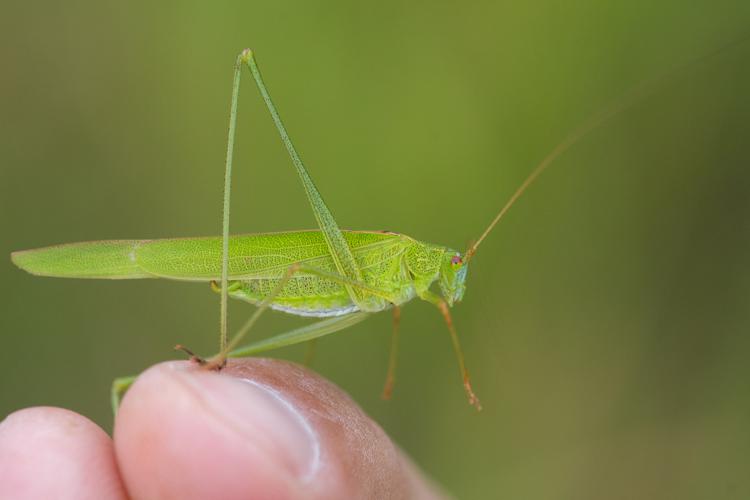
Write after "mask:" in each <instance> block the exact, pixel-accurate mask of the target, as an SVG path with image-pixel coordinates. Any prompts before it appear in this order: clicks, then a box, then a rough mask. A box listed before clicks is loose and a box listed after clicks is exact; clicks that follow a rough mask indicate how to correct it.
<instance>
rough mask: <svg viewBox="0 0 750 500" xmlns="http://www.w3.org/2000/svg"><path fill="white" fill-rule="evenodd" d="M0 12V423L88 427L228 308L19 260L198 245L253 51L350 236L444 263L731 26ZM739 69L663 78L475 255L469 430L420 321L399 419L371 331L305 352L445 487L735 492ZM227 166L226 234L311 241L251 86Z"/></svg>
mask: <svg viewBox="0 0 750 500" xmlns="http://www.w3.org/2000/svg"><path fill="white" fill-rule="evenodd" d="M3 18H4V19H3V23H2V24H3V29H2V30H0V41H2V43H1V44H0V58H1V60H2V62H3V65H2V69H1V70H0V75H1V76H0V115H1V116H2V120H1V121H0V152H1V153H2V156H1V159H0V208H1V212H0V229H1V231H0V254H2V255H4V256H5V257H4V262H5V263H4V264H2V265H1V266H0V280H1V281H2V284H3V286H2V287H1V288H0V332H1V333H0V335H2V347H1V348H0V394H1V395H2V396H1V398H0V413H2V415H5V414H7V413H8V412H11V411H13V410H15V409H18V408H21V407H25V406H28V405H42V404H45V405H59V406H64V407H67V408H71V409H74V410H76V411H79V412H81V413H83V414H85V415H87V416H89V417H91V418H92V419H94V420H95V421H97V422H99V423H100V424H101V425H102V426H104V427H105V428H107V429H109V428H110V427H111V415H110V409H109V401H108V390H109V384H110V381H111V380H112V378H114V377H116V376H119V375H126V374H132V373H137V372H138V371H140V370H142V369H144V368H145V367H147V366H148V365H150V364H152V363H156V362H158V361H160V360H164V359H168V358H174V357H176V355H175V354H174V353H173V352H171V346H172V345H174V344H175V343H177V342H182V343H185V344H188V345H190V346H192V347H194V348H196V349H197V350H198V351H200V352H203V353H211V352H213V351H214V350H215V343H216V329H217V319H218V297H217V296H216V295H215V294H213V293H211V292H210V290H209V289H208V287H206V286H200V285H194V284H192V285H191V284H184V283H173V282H162V281H150V280H147V281H131V282H106V281H73V280H55V279H40V278H34V277H31V276H29V275H26V274H24V273H22V272H21V271H19V270H17V269H15V268H14V267H13V266H12V265H11V264H10V262H9V260H8V254H9V253H10V252H11V251H12V250H18V249H25V248H31V247H37V246H44V245H49V244H54V243H61V242H69V241H78V240H89V239H106V238H157V237H171V236H198V235H211V234H218V233H219V232H220V206H221V186H222V175H223V173H222V168H223V160H224V148H225V141H226V126H227V115H228V106H229V94H230V83H231V67H232V63H233V61H234V58H235V56H236V54H237V53H238V52H239V51H240V50H241V49H242V48H244V47H246V46H250V47H252V48H254V49H255V51H256V53H257V54H258V58H259V62H260V65H261V68H262V69H263V71H264V75H265V77H266V81H267V84H268V85H269V87H270V90H271V92H272V94H273V96H274V98H275V100H276V102H277V104H278V106H279V108H280V111H281V114H282V116H283V117H284V119H285V121H286V124H287V126H288V128H289V131H290V133H291V135H292V137H293V138H294V140H295V142H296V144H297V147H298V148H299V150H300V151H301V154H302V156H303V158H304V159H305V161H306V163H307V164H308V167H309V168H310V171H311V173H312V175H313V177H314V178H315V179H316V181H317V183H318V186H319V187H320V188H321V190H322V192H323V194H324V196H325V198H326V200H327V201H328V203H329V205H330V207H331V208H332V210H333V212H334V214H335V215H336V217H337V220H338V221H339V223H340V224H341V225H342V226H343V227H346V228H357V229H390V230H394V231H399V232H404V233H406V234H409V235H412V236H414V237H416V238H419V239H422V240H426V241H430V242H435V243H442V244H445V245H448V246H451V247H454V248H460V249H463V248H465V245H466V244H467V242H468V241H469V240H471V239H472V238H476V237H477V236H478V235H479V234H480V232H481V231H482V230H483V229H484V227H485V226H486V224H487V223H488V222H489V220H490V219H491V218H492V216H493V215H494V214H495V213H496V211H497V210H498V209H499V207H500V206H501V205H502V203H503V202H504V201H505V200H506V199H507V198H508V197H509V195H510V194H511V193H512V191H513V190H514V189H515V188H516V187H517V186H518V185H519V184H520V183H521V182H522V180H523V179H524V177H525V176H526V175H527V174H528V173H529V172H530V170H531V169H532V168H533V166H534V165H535V164H536V163H537V162H538V161H539V160H541V158H542V157H543V156H544V155H545V154H546V153H547V152H548V151H549V150H550V149H552V148H553V147H554V146H555V144H556V143H557V142H559V141H560V140H561V139H562V138H563V137H565V135H566V134H568V133H569V132H570V131H571V130H573V129H574V128H575V127H576V126H577V125H578V124H580V123H581V122H583V121H584V120H585V119H586V117H587V116H589V115H590V114H591V113H594V112H596V111H598V110H601V109H602V108H603V107H604V106H605V105H606V103H608V102H610V101H612V100H613V99H614V98H616V97H617V96H619V95H621V94H622V93H623V92H625V91H626V90H627V89H628V88H631V87H632V86H634V85H636V84H637V83H639V82H642V81H644V80H647V79H649V78H650V77H653V76H654V75H657V74H660V73H663V72H665V71H667V70H668V69H669V68H670V67H674V66H679V65H681V64H683V63H684V62H686V61H690V60H693V59H695V58H698V57H700V56H701V55H703V54H706V53H709V52H711V51H712V50H714V49H715V48H717V47H720V46H723V45H726V44H727V43H729V42H731V41H732V40H737V39H741V38H742V37H743V36H745V35H746V34H747V32H748V29H749V28H750V4H748V2H746V1H744V0H736V1H711V2H708V1H699V2H692V3H689V4H688V3H685V2H679V1H670V2H657V3H654V2H646V1H643V0H641V1H636V2H608V3H606V4H605V3H604V2H598V1H587V2H573V3H571V2H559V1H543V2H533V3H532V2H486V3H484V2H475V3H470V4H461V3H457V2H409V3H401V2H390V1H384V2H376V3H367V4H365V3H353V2H345V1H339V2H323V3H317V2H252V1H251V2H247V1H246V2H226V3H218V2H112V1H96V2H94V1H71V2H46V3H44V2H39V3H34V2H20V1H18V0H13V1H11V2H5V3H4V4H3ZM749 63H750V43H748V42H745V43H742V44H739V45H736V46H734V47H733V48H730V49H727V50H725V51H723V52H721V53H719V54H718V55H716V56H714V57H713V58H711V59H709V60H707V61H704V62H702V63H701V64H699V65H697V66H693V67H692V68H690V69H688V70H686V71H682V72H678V73H676V74H675V75H674V77H673V78H671V79H670V80H668V81H667V82H666V83H664V84H662V85H659V86H658V88H657V89H656V91H655V92H654V93H652V94H650V95H649V96H647V97H645V98H644V99H642V100H641V101H639V102H638V103H637V104H636V105H634V106H633V107H632V108H630V109H629V110H627V111H626V112H623V113H621V114H620V115H619V116H618V117H617V118H616V119H615V120H613V121H611V122H609V123H608V124H606V125H605V126H602V127H599V128H598V129H596V130H595V131H594V132H593V133H592V134H590V135H589V136H588V137H586V138H585V139H584V140H583V141H581V142H580V143H579V144H578V145H577V146H576V147H575V148H574V149H572V150H571V151H570V152H569V153H567V154H566V155H564V156H563V157H562V158H560V160H559V161H558V162H557V163H556V164H555V165H554V166H553V168H551V169H550V170H549V171H548V172H547V173H546V174H545V175H544V176H543V177H542V178H540V180H539V182H538V183H537V184H536V185H535V186H534V187H533V189H532V190H530V191H529V192H528V194H527V195H526V196H524V198H522V199H521V201H520V202H519V203H518V204H517V205H516V206H515V207H514V208H513V210H512V211H511V212H510V213H509V214H508V216H507V218H506V219H505V220H504V221H503V223H502V224H501V225H500V226H499V227H498V228H497V230H496V231H495V233H494V234H493V235H492V236H491V237H490V238H489V239H488V240H487V242H486V243H485V244H484V246H483V247H482V248H481V250H480V251H479V253H478V254H477V258H476V259H475V260H474V261H473V262H472V264H471V268H470V271H469V279H468V291H467V294H466V297H465V300H464V302H463V303H461V304H460V305H459V306H458V307H456V308H454V314H455V321H456V324H457V326H458V329H459V333H460V335H461V336H462V338H463V343H464V347H465V350H466V356H467V360H468V365H469V368H470V369H471V371H472V375H473V378H474V383H475V388H476V390H477V392H478V394H479V395H480V397H481V398H482V402H483V404H484V407H485V410H484V411H483V412H481V413H480V414H475V412H474V411H473V409H472V408H471V407H469V405H467V404H466V400H465V397H464V393H463V391H462V388H461V385H460V380H459V377H458V372H457V367H456V363H455V360H454V357H453V353H452V350H451V347H450V342H449V338H448V334H447V332H446V330H445V328H444V326H443V324H442V320H441V318H440V316H439V314H437V313H436V311H435V310H434V308H432V307H430V306H429V305H427V304H425V303H417V302H415V303H412V304H410V305H409V306H408V307H407V308H406V309H405V310H404V311H403V321H402V326H403V334H402V351H401V358H400V360H401V365H400V378H399V381H398V385H397V387H396V392H395V395H394V399H393V400H392V401H390V402H387V403H386V402H382V401H381V400H380V399H379V394H380V389H381V386H382V382H383V379H384V375H385V368H386V362H387V349H388V344H389V335H390V317H389V315H387V314H384V315H380V316H377V317H375V318H373V319H372V320H370V321H368V322H366V323H364V324H362V325H359V326H357V327H355V328H353V329H351V330H349V331H345V332H342V333H339V334H337V335H334V336H331V337H327V338H325V339H324V340H322V341H321V342H320V344H319V346H318V357H317V360H316V369H317V370H318V371H320V372H321V373H322V374H324V375H325V376H327V377H329V378H330V379H332V380H333V381H335V382H336V383H338V384H339V385H340V386H341V387H343V388H344V389H345V390H347V391H348V392H349V393H350V394H352V396H353V397H354V398H355V399H356V400H357V401H358V402H359V403H360V404H361V405H362V406H363V407H364V409H365V410H366V411H367V412H369V413H370V414H371V415H373V417H374V418H375V419H376V420H377V421H378V422H379V423H381V425H382V426H383V427H384V428H385V429H386V431H387V432H388V433H389V434H390V435H392V436H393V438H394V439H395V441H397V442H398V443H399V444H400V445H401V446H402V447H403V448H404V449H405V450H407V451H408V453H409V454H411V455H412V456H413V457H414V458H415V460H416V461H417V462H418V463H419V464H420V465H421V466H422V467H423V468H424V469H425V470H426V471H427V472H428V473H429V474H431V475H432V476H433V477H434V478H435V479H436V480H437V481H438V482H440V483H441V484H443V485H444V486H445V488H446V489H447V490H449V491H451V492H453V493H454V494H455V495H456V496H458V497H459V498H520V499H551V498H554V499H602V498H607V499H620V498H622V499H632V498H659V499H663V498H680V499H693V498H695V499H704V498H732V499H734V498H737V499H739V498H749V497H750V478H748V475H747V470H748V462H749V461H750V460H749V459H750V365H749V364H748V359H750V335H748V333H750V307H749V306H750V300H749V299H750V266H748V264H749V262H750V259H748V256H749V255H750V223H749V222H748V220H749V218H750V172H748V160H747V158H748V153H749V151H748V142H749V139H750V134H749V132H750V127H749V126H748V122H749V120H750V92H749V90H748V89H750V69H749V68H750V66H749ZM236 159H237V163H236V166H237V167H236V177H235V191H234V199H233V219H232V228H233V232H255V231H276V230H285V229H298V228H310V227H313V226H314V219H313V216H312V214H311V213H310V210H309V208H308V207H307V202H306V200H305V196H304V193H303V191H302V189H301V186H300V185H299V184H298V181H297V179H296V177H295V174H294V172H293V169H292V168H291V166H290V162H289V161H288V159H287V157H286V154H285V151H284V150H283V147H282V145H281V143H280V141H279V140H278V138H277V136H276V132H275V130H274V128H273V125H272V123H271V120H270V118H269V117H268V116H267V113H266V112H265V110H264V109H263V107H262V103H261V101H260V99H259V97H258V96H257V93H256V91H255V89H254V88H253V86H252V84H250V80H249V79H246V80H245V86H244V87H243V92H242V97H241V102H240V117H239V141H238V149H237V153H236ZM251 311H252V308H251V307H249V306H247V305H246V304H242V303H236V304H232V308H231V313H232V318H234V324H235V325H237V324H238V323H239V321H240V319H241V318H244V317H247V316H248V315H249V314H250V313H251ZM302 323H304V320H302V319H299V318H294V317H289V316H285V315H283V314H280V313H274V314H269V315H267V316H266V317H264V318H263V320H262V324H261V325H260V327H259V329H258V330H256V335H267V334H271V333H275V332H279V331H282V330H283V329H288V328H290V327H293V326H296V325H299V324H302ZM303 353H304V349H303V348H300V347H299V346H298V348H289V349H286V350H283V351H279V352H278V353H274V355H276V356H279V357H284V358H289V359H293V360H298V361H299V360H301V359H302V357H303Z"/></svg>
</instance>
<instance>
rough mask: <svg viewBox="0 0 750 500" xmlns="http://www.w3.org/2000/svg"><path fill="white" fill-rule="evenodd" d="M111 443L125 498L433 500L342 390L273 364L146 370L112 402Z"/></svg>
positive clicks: (178, 364)
mask: <svg viewBox="0 0 750 500" xmlns="http://www.w3.org/2000/svg"><path fill="white" fill-rule="evenodd" d="M115 450H116V455H117V458H118V462H119V464H120V467H121V471H122V475H123V478H124V481H125V484H126V485H127V487H128V491H129V492H130V493H131V494H132V495H133V496H135V497H143V498H151V497H155V496H159V497H161V498H181V499H190V498H219V497H220V498H433V497H435V496H434V495H432V494H430V495H428V496H425V495H426V493H425V492H428V491H434V490H433V489H432V487H431V485H430V484H429V481H427V480H425V479H424V478H423V477H422V475H421V474H420V473H419V472H418V471H417V470H416V468H415V467H413V466H412V465H411V463H410V461H409V460H408V459H406V458H405V457H404V456H403V455H402V453H401V452H400V450H399V449H398V448H397V447H396V446H395V445H394V444H393V443H392V441H391V440H390V439H389V438H388V436H387V435H386V434H385V433H384V432H383V430H382V429H381V428H380V427H379V426H378V425H377V424H376V423H375V422H373V421H372V420H371V419H370V418H369V417H367V415H366V414H365V413H364V412H363V411H362V410H361V409H360V408H359V407H358V406H357V405H356V404H355V403H354V402H353V401H352V400H351V398H349V396H348V395H346V393H344V392H343V391H341V390H340V389H339V388H338V387H336V386H335V385H334V384H332V383H330V382H328V381H327V380H325V379H324V378H322V377H320V376H319V375H317V374H315V373H313V372H311V371H309V370H306V369H305V368H302V367H301V366H298V365H295V364H292V363H287V362H284V361H278V360H270V359H257V358H253V359H246V360H241V361H230V363H229V365H228V366H227V368H226V369H225V370H223V371H222V372H221V373H215V372H207V371H205V370H201V369H200V368H197V367H196V366H195V365H191V364H189V363H184V362H174V363H164V364H161V365H157V366H156V367H153V368H151V369H149V370H147V371H146V372H144V373H143V374H142V375H141V376H140V377H139V380H138V381H136V383H135V384H134V385H133V387H132V388H131V389H130V391H129V392H128V394H127V396H126V397H125V399H124V400H123V403H122V406H121V408H120V411H119V413H118V416H117V421H116V424H115Z"/></svg>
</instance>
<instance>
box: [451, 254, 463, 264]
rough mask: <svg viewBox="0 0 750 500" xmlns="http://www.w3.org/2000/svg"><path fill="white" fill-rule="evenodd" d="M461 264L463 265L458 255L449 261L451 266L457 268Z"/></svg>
mask: <svg viewBox="0 0 750 500" xmlns="http://www.w3.org/2000/svg"><path fill="white" fill-rule="evenodd" d="M461 263H463V259H462V258H461V256H460V255H454V256H453V258H452V259H451V264H453V265H454V266H457V265H459V264H461Z"/></svg>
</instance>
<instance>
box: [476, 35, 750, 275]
mask: <svg viewBox="0 0 750 500" xmlns="http://www.w3.org/2000/svg"><path fill="white" fill-rule="evenodd" d="M747 39H748V36H747V35H745V36H743V37H742V38H740V39H738V40H735V41H733V42H730V43H728V44H726V45H722V46H721V47H719V48H717V49H715V50H712V51H711V52H708V53H706V54H703V55H701V56H698V57H697V58H695V59H691V60H689V61H687V62H686V63H683V64H680V65H678V66H674V67H672V68H670V69H669V70H667V71H665V72H664V73H661V74H658V75H656V76H654V77H652V78H650V79H647V80H643V81H642V82H640V83H639V84H637V85H636V86H634V87H632V88H631V89H630V90H628V91H627V92H625V93H624V94H623V95H622V96H620V97H619V98H618V99H616V100H615V101H613V102H612V103H610V104H609V105H608V106H605V107H604V108H603V109H601V110H600V111H599V112H598V113H595V114H593V115H592V116H590V117H589V118H588V119H587V120H586V121H585V122H583V123H582V124H581V125H580V126H579V127H578V128H576V129H575V130H573V132H571V133H570V134H569V135H568V136H567V137H566V138H565V139H563V141H562V142H560V143H559V144H558V145H557V146H555V148H554V149H553V150H552V151H550V152H549V154H547V156H545V157H544V159H543V160H542V161H541V162H539V164H538V165H537V166H536V167H535V168H534V170H532V171H531V174H529V176H528V177H527V178H526V180H524V181H523V183H522V184H521V185H520V186H519V187H518V189H516V191H515V192H514V193H513V195H512V196H511V197H510V199H508V201H507V202H506V203H505V205H504V206H503V208H501V209H500V212H498V214H497V215H496V216H495V218H494V219H492V222H490V225H489V226H487V229H485V230H484V232H483V233H482V235H481V236H480V237H479V239H477V240H476V242H474V244H473V245H471V246H470V247H469V249H468V250H467V251H466V254H465V257H464V259H465V261H466V262H468V261H469V260H470V259H471V258H472V257H473V256H474V254H475V253H477V248H479V245H480V244H481V243H482V242H483V241H484V239H485V238H486V237H487V235H489V234H490V232H492V230H493V229H494V228H495V226H496V225H497V223H498V222H500V219H502V218H503V216H504V215H505V213H506V212H507V211H508V210H509V209H510V207H512V206H513V204H514V203H515V202H516V200H518V198H520V197H521V195H522V194H523V193H524V192H525V191H526V190H527V189H528V188H529V186H531V184H532V183H533V182H534V181H535V180H536V179H537V177H539V175H541V173H542V172H544V171H545V170H546V169H547V167H549V166H550V164H552V162H554V161H555V160H556V159H557V158H559V157H560V156H561V155H562V154H563V153H565V152H566V151H567V150H568V149H570V148H571V147H573V146H574V145H576V144H577V143H578V142H579V141H580V140H581V139H582V138H583V137H584V136H586V135H587V134H588V133H589V132H591V131H592V130H594V129H596V128H597V127H599V126H601V125H602V124H604V123H605V122H607V121H608V120H610V119H611V118H613V117H614V116H616V115H618V114H619V113H621V112H622V111H624V110H625V109H627V108H629V107H630V106H632V105H633V104H635V103H636V102H638V101H640V100H641V99H642V98H643V97H645V95H647V94H648V93H650V92H652V91H653V90H655V89H656V87H657V86H658V85H659V84H660V83H662V82H663V81H664V80H667V79H670V78H672V77H674V76H675V75H676V74H678V73H680V72H685V71H687V70H689V69H692V68H693V67H695V66H696V65H698V64H699V63H700V62H702V61H704V60H706V59H710V58H712V57H714V56H716V55H717V54H720V53H722V52H724V51H725V50H728V49H730V48H732V47H734V46H736V45H740V44H741V43H744V42H746V41H747Z"/></svg>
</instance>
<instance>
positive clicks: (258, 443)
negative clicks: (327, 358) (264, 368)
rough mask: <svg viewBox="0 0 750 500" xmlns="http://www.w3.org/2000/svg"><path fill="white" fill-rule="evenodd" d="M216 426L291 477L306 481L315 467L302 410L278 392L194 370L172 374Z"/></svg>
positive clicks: (316, 450)
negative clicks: (255, 449) (197, 400)
mask: <svg viewBox="0 0 750 500" xmlns="http://www.w3.org/2000/svg"><path fill="white" fill-rule="evenodd" d="M177 374H178V378H179V379H181V380H182V381H184V382H186V383H188V384H189V385H190V386H191V387H192V388H193V389H194V390H193V391H191V392H192V393H193V394H194V396H195V397H198V398H200V399H201V400H202V402H203V403H204V406H205V409H206V410H207V412H208V413H209V414H210V415H212V416H213V417H214V419H215V421H216V423H217V425H220V426H223V427H225V428H226V429H228V430H229V431H230V432H234V433H236V434H237V435H238V436H239V437H240V438H242V439H244V440H245V441H246V442H247V443H248V445H249V446H255V447H257V448H258V449H260V450H261V451H262V453H263V455H264V457H267V459H268V460H269V461H271V460H275V461H276V462H277V463H278V464H279V465H281V466H282V467H284V468H286V469H287V470H288V471H289V472H290V473H291V474H292V475H293V476H294V477H296V478H298V479H300V480H302V481H305V480H309V479H311V478H312V477H313V476H314V475H315V473H316V472H317V470H318V468H319V466H320V443H319V440H318V436H317V434H316V433H315V430H314V428H313V426H312V425H311V424H310V422H309V421H308V419H307V418H306V417H305V415H304V412H303V411H301V410H300V409H298V408H297V407H296V406H295V404H294V403H293V402H292V401H291V400H290V399H289V398H287V397H285V395H284V394H282V393H280V392H279V391H277V390H275V389H274V388H272V387H269V386H267V385H264V384H261V383H259V382H256V381H254V380H250V379H243V378H235V377H231V376H227V375H222V374H216V373H210V372H203V371H197V370H189V371H183V370H178V371H177Z"/></svg>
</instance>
